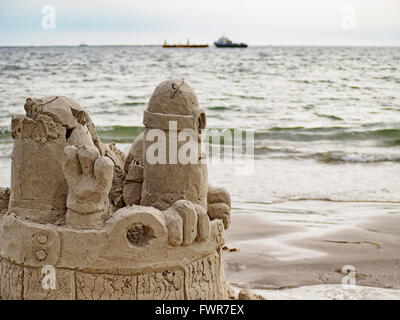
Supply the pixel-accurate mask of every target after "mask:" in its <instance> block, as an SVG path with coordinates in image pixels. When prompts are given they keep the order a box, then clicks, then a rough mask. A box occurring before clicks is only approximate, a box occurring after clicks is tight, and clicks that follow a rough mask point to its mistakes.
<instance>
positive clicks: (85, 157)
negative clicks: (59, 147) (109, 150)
mask: <svg viewBox="0 0 400 320" xmlns="http://www.w3.org/2000/svg"><path fill="white" fill-rule="evenodd" d="M113 169H114V163H113V162H112V160H111V159H110V158H108V157H105V156H100V153H99V151H98V149H97V148H96V147H92V146H79V147H78V148H76V147H75V146H68V147H65V148H64V161H63V172H64V176H65V178H66V180H67V184H68V187H69V190H68V197H67V208H68V210H69V211H70V210H72V211H74V212H76V213H79V214H91V213H99V212H104V213H105V214H108V209H109V200H108V194H109V192H110V189H111V184H112V179H113Z"/></svg>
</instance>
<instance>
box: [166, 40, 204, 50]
mask: <svg viewBox="0 0 400 320" xmlns="http://www.w3.org/2000/svg"><path fill="white" fill-rule="evenodd" d="M162 47H163V48H207V47H208V44H190V43H189V40H188V41H187V43H186V44H167V41H164V44H163V46H162Z"/></svg>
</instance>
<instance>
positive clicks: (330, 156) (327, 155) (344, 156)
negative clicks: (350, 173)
mask: <svg viewBox="0 0 400 320" xmlns="http://www.w3.org/2000/svg"><path fill="white" fill-rule="evenodd" d="M311 157H312V158H315V159H317V160H319V161H322V162H326V163H374V162H386V161H391V162H400V154H388V153H382V154H377V153H376V154H374V153H359V152H343V151H328V152H321V153H315V154H314V155H312V156H311Z"/></svg>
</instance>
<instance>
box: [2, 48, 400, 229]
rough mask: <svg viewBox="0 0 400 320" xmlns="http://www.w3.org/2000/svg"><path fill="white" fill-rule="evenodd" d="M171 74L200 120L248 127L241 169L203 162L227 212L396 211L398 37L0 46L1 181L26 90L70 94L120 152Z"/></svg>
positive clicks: (277, 216)
mask: <svg viewBox="0 0 400 320" xmlns="http://www.w3.org/2000/svg"><path fill="white" fill-rule="evenodd" d="M170 78H174V79H184V81H185V82H187V83H188V84H189V85H190V86H191V87H192V88H193V89H194V91H195V92H196V94H197V96H198V99H199V103H200V107H201V108H203V109H204V110H205V111H206V114H207V127H208V128H211V129H220V130H221V129H230V130H233V129H241V130H244V131H246V130H248V131H252V132H253V133H254V154H252V155H251V161H253V162H252V164H253V167H252V170H250V171H249V172H247V174H244V175H243V174H237V172H236V171H235V170H233V168H232V166H234V164H224V163H220V164H210V165H209V182H210V183H211V184H213V185H216V186H223V187H226V188H227V189H228V190H229V191H230V192H231V195H232V214H236V213H237V214H240V213H243V212H252V213H256V214H265V215H269V217H270V218H271V220H273V221H286V222H288V221H289V222H292V223H297V224H302V225H305V226H309V227H315V228H325V227H329V226H330V225H332V224H343V225H346V224H349V223H350V224H351V223H352V221H354V219H353V218H354V216H362V215H364V214H367V213H366V212H370V213H371V214H382V215H386V214H399V213H400V176H399V173H400V48H399V47H318V46H308V47H307V46H306V47H296V46H282V47H277V46H264V47H261V46H260V47H251V46H250V47H248V48H245V49H240V48H236V49H232V48H231V49H218V48H214V47H209V48H197V49H196V48H192V49H190V48H185V49H183V48H162V47H159V46H88V47H78V46H75V47H72V46H71V47H63V46H60V47H2V48H0V185H1V186H9V185H10V168H11V152H12V147H13V139H12V137H11V133H10V124H11V117H12V116H13V115H17V114H23V113H24V103H25V99H27V98H29V97H33V98H40V97H46V96H69V97H71V98H73V99H75V100H76V101H78V102H79V103H80V104H81V106H82V107H84V108H85V109H86V110H87V111H88V112H89V114H90V115H91V117H92V119H93V121H94V123H95V124H96V126H97V130H98V132H99V134H100V137H101V139H102V140H103V142H105V143H112V142H115V143H116V144H117V146H118V147H119V148H120V149H121V150H123V151H125V152H127V151H128V149H129V145H130V143H131V142H132V141H133V139H134V138H135V137H136V136H137V135H138V134H140V132H142V131H143V123H142V120H143V111H144V110H145V109H146V107H147V103H148V101H149V98H150V96H151V94H152V92H153V90H154V89H155V87H156V86H157V85H158V84H159V83H160V82H162V81H164V80H166V79H170ZM313 201H318V206H316V207H315V206H313V205H312V203H313ZM321 201H322V202H323V203H327V204H328V205H326V206H324V205H321ZM357 203H364V204H367V205H366V206H368V209H367V210H365V206H364V207H362V208H361V209H357V208H358V207H357ZM297 204H298V205H297ZM353 204H354V205H353ZM355 206H356V207H355ZM346 208H350V209H348V210H347V209H346ZM346 210H347V211H346ZM315 213H318V214H315Z"/></svg>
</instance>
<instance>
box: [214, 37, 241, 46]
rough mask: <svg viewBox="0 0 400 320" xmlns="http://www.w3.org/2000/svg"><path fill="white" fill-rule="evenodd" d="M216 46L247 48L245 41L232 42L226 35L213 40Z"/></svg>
mask: <svg viewBox="0 0 400 320" xmlns="http://www.w3.org/2000/svg"><path fill="white" fill-rule="evenodd" d="M214 44H215V46H216V47H217V48H247V44H245V43H243V42H242V43H233V42H232V41H231V40H229V39H228V38H227V37H222V38H219V39H218V41H216V42H214Z"/></svg>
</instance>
